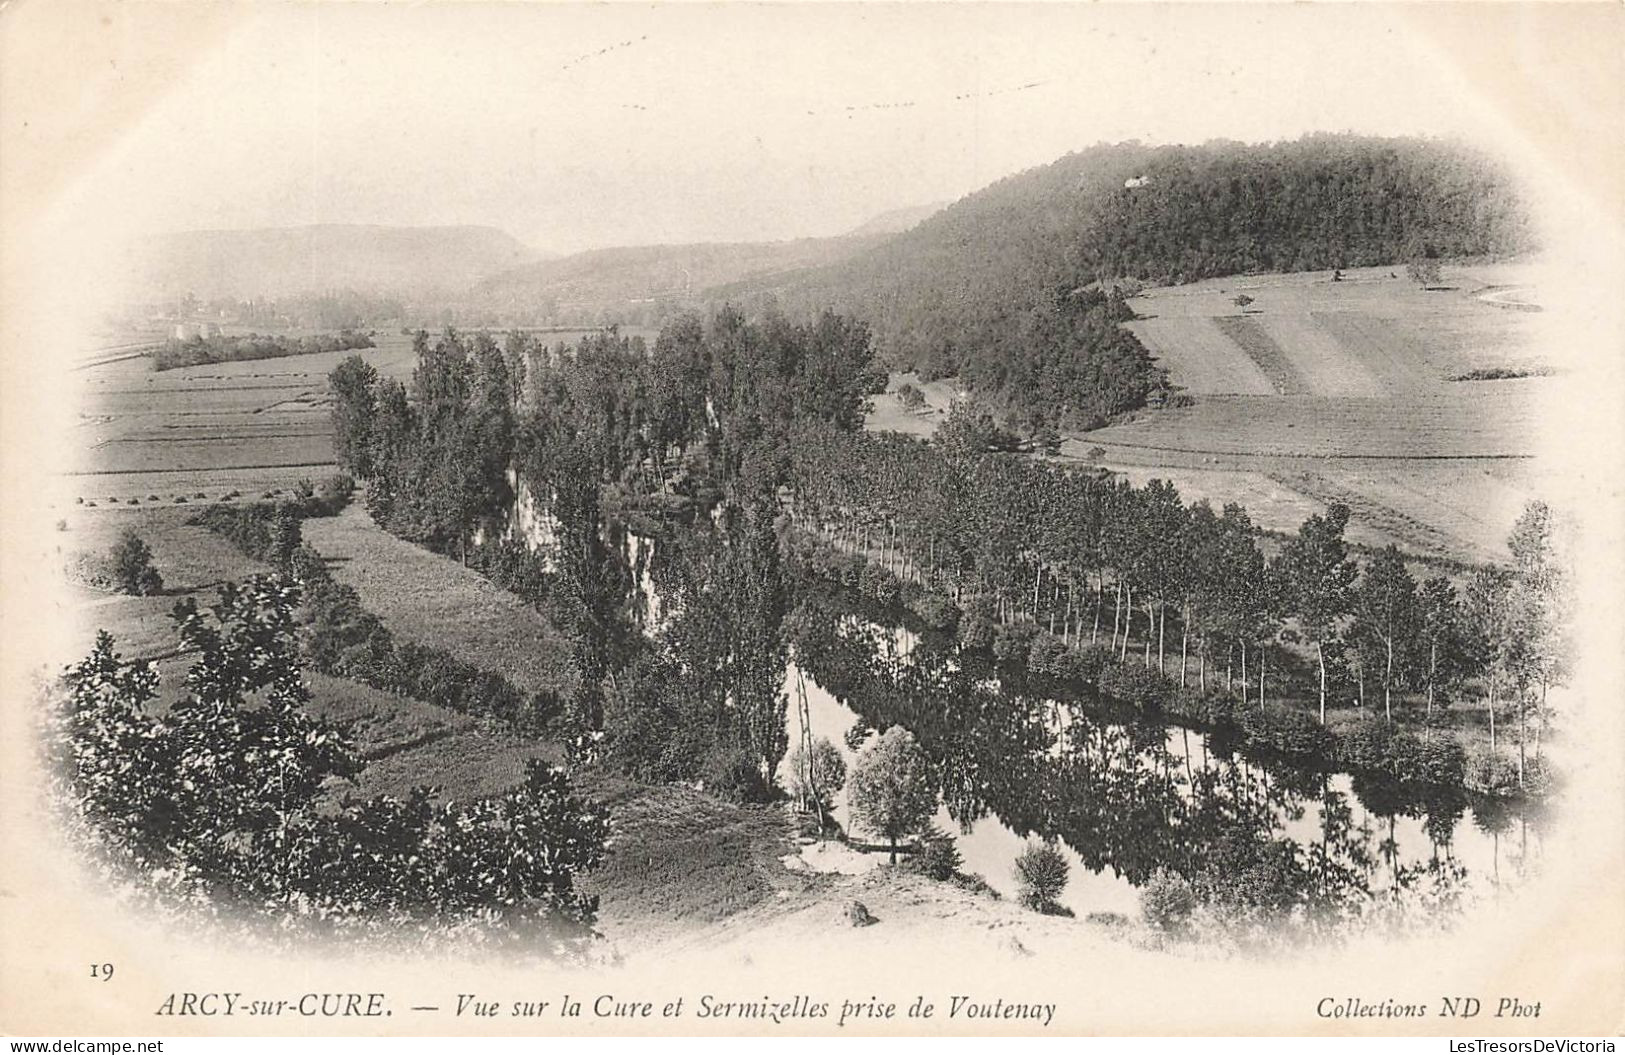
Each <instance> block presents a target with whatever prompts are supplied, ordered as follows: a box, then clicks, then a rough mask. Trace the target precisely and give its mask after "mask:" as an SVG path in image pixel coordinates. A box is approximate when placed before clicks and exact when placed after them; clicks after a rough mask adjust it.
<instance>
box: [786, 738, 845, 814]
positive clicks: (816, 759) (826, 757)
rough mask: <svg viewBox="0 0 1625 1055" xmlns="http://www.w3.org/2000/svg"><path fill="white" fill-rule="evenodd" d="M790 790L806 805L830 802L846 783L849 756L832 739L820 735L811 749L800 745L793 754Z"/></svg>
mask: <svg viewBox="0 0 1625 1055" xmlns="http://www.w3.org/2000/svg"><path fill="white" fill-rule="evenodd" d="M790 774H791V776H790V790H791V792H792V793H793V794H794V795H795V796H796V798H797V799H798V800H799V801H800V802H802V803H803V804H804V805H812V804H815V803H822V804H823V805H826V806H827V805H829V803H830V800H832V799H833V798H834V797H835V796H836V795H838V794H840V792H841V787H842V786H843V785H844V784H845V783H846V759H845V758H843V757H841V752H840V749H839V748H837V747H836V746H835V745H834V744H832V743H830V742H829V740H827V739H823V738H820V739H818V740H817V741H815V742H814V743H813V746H812V751H811V752H808V751H807V749H806V747H805V746H804V745H800V744H798V745H797V746H796V749H795V751H793V752H792V753H791V755H790Z"/></svg>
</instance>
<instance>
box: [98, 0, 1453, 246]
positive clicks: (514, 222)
mask: <svg viewBox="0 0 1625 1055" xmlns="http://www.w3.org/2000/svg"><path fill="white" fill-rule="evenodd" d="M1357 8H1358V9H1357ZM127 10H128V9H127ZM137 11H139V8H137ZM1393 19H1394V16H1393V14H1392V13H1390V12H1388V11H1385V10H1373V9H1367V8H1363V7H1360V5H1352V6H1348V7H1345V6H1342V5H1339V6H1335V7H1333V6H1326V5H1310V6H1308V7H1305V6H1291V7H1286V6H1271V7H1245V8H1242V7H1236V6H1232V5H1212V6H1200V7H1195V6H1193V7H1183V6H1160V5H1159V6H1157V7H1155V8H1148V7H1144V6H1140V5H1122V6H1087V7H1059V6H1055V5H1045V6H1039V7H1025V6H1009V5H991V6H966V7H948V6H938V5H929V6H928V5H925V4H908V5H900V6H877V5H834V4H819V5H809V6H744V5H735V6H730V7H726V8H723V7H711V6H688V5H663V6H660V7H658V8H655V7H645V6H607V7H604V6H599V7H587V8H565V7H558V6H552V5H527V6H509V5H491V6H487V5H465V4H446V5H433V6H417V7H403V6H400V5H388V6H382V5H378V6H374V5H356V6H334V5H323V6H286V7H278V8H274V9H269V10H262V11H260V12H258V13H256V14H253V15H252V17H248V18H243V19H242V20H241V21H240V22H239V23H238V24H236V25H234V26H233V27H232V28H230V29H229V31H227V32H224V33H223V34H222V35H221V36H220V37H218V38H216V39H214V40H212V41H210V42H209V43H207V44H206V45H199V46H196V47H195V48H194V49H193V50H194V54H193V56H192V58H191V60H190V62H189V64H188V63H182V64H181V65H180V66H179V67H178V68H177V72H176V73H175V75H173V76H172V77H171V78H169V79H168V80H166V81H165V89H164V91H163V92H162V93H161V94H159V95H157V96H156V97H155V99H154V101H152V102H151V103H146V104H144V107H143V112H142V113H140V114H139V117H138V119H135V120H131V121H129V122H127V123H126V125H125V127H124V128H123V129H122V131H121V133H120V135H118V136H117V137H115V138H111V139H110V144H111V145H110V146H108V147H107V148H106V149H105V150H103V151H102V153H101V155H100V157H99V158H98V159H97V160H96V162H95V163H94V164H91V165H89V166H88V167H86V168H85V169H83V170H82V176H81V178H80V180H79V181H78V182H77V183H76V184H75V185H74V186H73V190H72V194H71V195H70V198H69V199H68V200H70V201H71V202H73V203H75V205H74V208H75V209H76V210H77V212H76V215H82V216H85V217H87V218H88V217H93V216H95V215H98V214H101V215H105V216H106V217H107V219H108V222H113V221H114V220H115V219H116V220H117V222H119V223H125V224H130V225H133V226H135V227H138V228H142V229H186V228H202V227H247V226H271V225H277V226H280V225H292V224H302V223H318V222H349V223H388V224H461V223H474V224H490V225H494V226H498V227H501V228H504V229H506V230H507V231H509V232H511V233H512V234H514V235H516V236H517V237H519V238H521V239H523V240H525V241H527V242H529V243H531V244H532V245H535V246H537V247H539V248H542V249H547V250H553V251H571V250H576V249H582V248H590V247H596V246H606V245H616V244H629V243H650V242H680V241H722V240H749V239H769V238H787V237H796V236H804V235H825V234H833V233H838V232H841V231H844V230H847V229H849V228H851V227H853V226H855V225H857V224H859V223H861V222H863V221H864V220H866V219H868V218H869V217H871V216H873V215H874V214H876V213H879V212H882V211H884V210H887V209H892V208H897V207H901V206H909V205H915V204H921V203H925V202H931V201H940V200H948V199H953V198H957V197H959V196H960V195H963V194H965V193H967V192H969V191H972V190H974V189H976V188H978V187H981V186H983V185H985V184H987V183H989V182H991V181H992V180H995V179H997V178H999V177H1001V176H1005V175H1009V174H1011V173H1013V172H1017V171H1019V170H1021V169H1023V168H1027V167H1030V166H1033V165H1037V164H1042V163H1044V162H1047V161H1051V160H1054V159H1055V158H1057V157H1059V156H1060V155H1062V154H1064V153H1066V152H1067V151H1069V150H1076V149H1080V148H1083V147H1086V146H1088V145H1090V144H1092V143H1095V142H1099V141H1103V140H1107V141H1115V140H1121V139H1141V140H1144V141H1147V142H1181V141H1183V142H1199V141H1202V140H1206V139H1211V138H1218V137H1224V138H1236V139H1246V140H1260V139H1277V138H1283V137H1292V136H1296V135H1298V134H1300V133H1302V132H1304V131H1308V130H1314V129H1325V130H1334V131H1337V130H1356V131H1369V132H1382V133H1447V134H1448V133H1466V134H1468V135H1478V134H1481V133H1483V131H1484V128H1482V127H1480V125H1481V123H1482V122H1481V120H1480V116H1479V115H1477V114H1475V112H1474V108H1473V107H1472V105H1471V104H1470V102H1464V100H1463V97H1462V95H1461V92H1460V91H1459V90H1458V86H1457V85H1456V84H1455V82H1454V80H1453V78H1454V77H1455V73H1454V72H1453V70H1452V69H1451V67H1450V64H1449V63H1448V62H1446V61H1442V60H1441V59H1440V57H1439V55H1438V54H1437V52H1436V51H1435V50H1434V49H1433V47H1432V46H1431V45H1429V44H1428V43H1427V42H1426V41H1425V40H1421V39H1419V38H1418V37H1416V36H1415V35H1414V34H1411V33H1408V32H1406V30H1405V27H1404V26H1403V24H1401V23H1397V22H1395V21H1394V20H1393ZM134 41H135V37H133V36H132V37H131V43H130V44H129V46H128V47H127V49H126V50H127V53H128V58H127V61H128V62H130V63H131V64H132V66H134V67H138V66H139V65H140V63H141V62H142V61H143V55H144V52H142V51H141V49H140V48H139V47H138V46H137V45H136V43H134ZM172 50H173V49H172ZM182 54H183V55H184V52H182ZM169 57H170V60H171V61H173V59H174V56H173V55H170V56H169ZM139 72H140V71H139V70H138V69H132V71H131V76H132V77H134V76H136V75H137V74H138V73H139Z"/></svg>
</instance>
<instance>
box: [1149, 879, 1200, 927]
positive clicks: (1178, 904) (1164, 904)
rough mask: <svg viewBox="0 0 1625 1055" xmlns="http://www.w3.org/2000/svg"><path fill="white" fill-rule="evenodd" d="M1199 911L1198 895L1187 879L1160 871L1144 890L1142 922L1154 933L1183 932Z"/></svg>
mask: <svg viewBox="0 0 1625 1055" xmlns="http://www.w3.org/2000/svg"><path fill="white" fill-rule="evenodd" d="M1195 909H1196V891H1195V890H1193V889H1191V885H1190V883H1189V882H1188V881H1187V880H1186V879H1185V877H1184V876H1182V875H1178V874H1176V873H1173V872H1170V871H1168V870H1167V869H1165V868H1158V869H1157V870H1156V871H1155V872H1153V873H1151V878H1150V879H1148V880H1147V881H1146V884H1145V886H1143V887H1141V888H1140V918H1141V919H1143V920H1145V923H1146V926H1148V927H1151V928H1152V929H1153V930H1159V931H1163V932H1175V931H1179V930H1183V929H1184V927H1185V924H1186V923H1188V922H1189V921H1190V917H1191V913H1192V912H1194V911H1195Z"/></svg>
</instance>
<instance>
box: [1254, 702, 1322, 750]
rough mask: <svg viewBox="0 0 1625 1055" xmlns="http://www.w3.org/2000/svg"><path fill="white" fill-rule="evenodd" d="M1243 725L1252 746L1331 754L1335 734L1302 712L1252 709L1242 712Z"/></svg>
mask: <svg viewBox="0 0 1625 1055" xmlns="http://www.w3.org/2000/svg"><path fill="white" fill-rule="evenodd" d="M1239 724H1240V726H1241V731H1242V735H1243V736H1244V737H1245V738H1246V741H1247V744H1248V745H1249V746H1250V747H1254V748H1263V749H1265V750H1269V751H1275V752H1277V753H1280V754H1286V755H1312V756H1314V757H1317V758H1324V757H1326V756H1328V755H1329V754H1330V752H1331V747H1332V736H1331V734H1330V733H1328V732H1327V731H1326V729H1325V727H1324V726H1322V725H1321V724H1320V723H1319V722H1317V721H1316V720H1315V719H1314V718H1312V717H1310V716H1309V715H1307V714H1304V713H1303V712H1301V711H1259V710H1252V709H1248V710H1244V711H1242V712H1241V713H1240V715H1239Z"/></svg>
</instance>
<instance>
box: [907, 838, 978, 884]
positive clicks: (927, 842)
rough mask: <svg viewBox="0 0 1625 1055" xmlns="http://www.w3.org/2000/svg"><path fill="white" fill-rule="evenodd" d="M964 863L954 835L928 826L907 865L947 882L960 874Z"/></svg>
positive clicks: (922, 873) (915, 870)
mask: <svg viewBox="0 0 1625 1055" xmlns="http://www.w3.org/2000/svg"><path fill="white" fill-rule="evenodd" d="M962 864H964V859H963V858H961V857H960V856H959V848H958V847H957V846H955V845H954V840H953V837H952V836H950V835H948V834H947V833H945V832H942V831H939V830H937V829H936V828H928V829H927V830H926V831H925V832H924V833H923V834H921V836H920V847H919V850H918V852H916V853H915V854H914V856H913V857H911V858H909V860H908V861H907V863H906V864H905V867H906V868H908V870H909V871H911V872H918V873H920V874H921V875H924V876H929V877H930V878H932V879H935V880H937V881H938V882H944V883H945V882H948V881H950V880H952V879H954V878H955V877H956V876H958V875H959V866H960V865H962Z"/></svg>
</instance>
